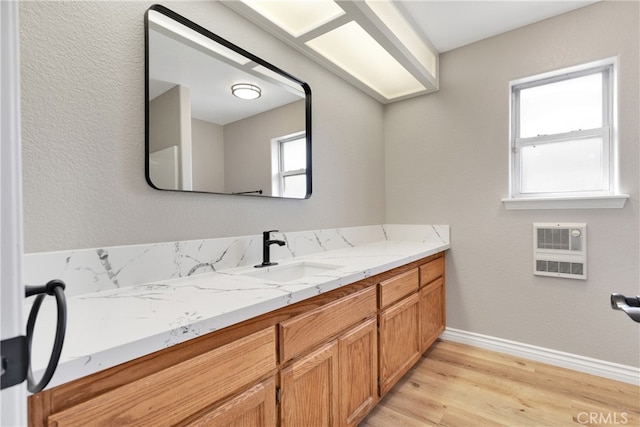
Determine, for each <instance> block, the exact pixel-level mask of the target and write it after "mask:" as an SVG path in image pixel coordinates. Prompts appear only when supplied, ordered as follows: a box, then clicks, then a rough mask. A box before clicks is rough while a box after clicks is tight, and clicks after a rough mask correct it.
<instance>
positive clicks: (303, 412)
mask: <svg viewBox="0 0 640 427" xmlns="http://www.w3.org/2000/svg"><path fill="white" fill-rule="evenodd" d="M444 302H445V278H444V254H443V253H440V254H436V255H433V256H430V257H427V258H424V259H421V260H418V261H414V262H412V263H409V264H406V265H404V266H401V267H398V268H396V269H393V270H391V271H388V272H385V273H381V274H379V275H376V276H372V277H368V278H365V279H363V280H360V281H358V282H355V283H352V284H350V285H347V286H344V287H341V288H338V289H335V290H333V291H330V292H326V293H323V294H321V295H318V296H316V297H313V298H309V299H307V300H304V301H301V302H299V303H296V304H292V305H289V306H286V307H283V308H281V309H279V310H276V311H273V312H269V313H265V314H263V315H261V316H258V317H255V318H253V319H249V320H246V321H244V322H241V323H239V324H236V325H233V326H230V327H228V328H224V329H221V330H219V331H216V332H212V333H210V334H207V335H203V336H201V337H198V338H195V339H192V340H190V341H187V342H184V343H181V344H178V345H176V346H172V347H169V348H167V349H164V350H161V351H158V352H155V353H152V354H149V355H146V356H143V357H141V358H138V359H135V360H132V361H129V362H127V363H124V364H122V365H118V366H114V367H112V368H109V369H107V370H104V371H101V372H97V373H95V374H92V375H89V376H87V377H84V378H80V379H77V380H75V381H72V382H70V383H67V384H63V385H61V386H58V387H54V388H51V389H48V390H45V391H43V392H40V393H36V394H35V395H32V396H30V397H29V425H30V426H34V427H35V426H37V427H40V426H60V427H65V426H83V427H84V426H87V425H92V426H115V425H126V426H148V425H153V426H154V427H155V426H160V427H162V426H169V425H172V426H173V425H178V426H209V425H216V426H217V425H224V426H235V427H240V426H246V427H250V426H251V427H255V426H280V427H296V426H323V427H324V426H336V427H354V426H356V425H357V424H358V423H359V422H360V421H362V419H363V418H364V417H365V416H366V415H367V414H368V413H369V412H370V410H371V409H372V408H373V407H374V406H375V405H376V404H377V402H378V401H379V399H380V397H382V396H384V395H385V394H386V393H387V392H388V391H389V390H390V389H391V387H393V385H394V384H395V383H396V382H397V381H398V380H399V379H400V378H401V377H402V375H404V374H405V373H406V371H408V370H409V369H410V368H411V367H412V366H413V364H414V363H415V362H416V361H417V360H418V359H419V358H420V356H421V354H422V353H423V352H424V351H425V350H426V349H427V348H428V347H429V346H430V345H431V344H432V343H433V341H434V340H435V339H437V337H438V336H439V334H440V333H441V332H442V330H443V329H444V323H445V310H444Z"/></svg>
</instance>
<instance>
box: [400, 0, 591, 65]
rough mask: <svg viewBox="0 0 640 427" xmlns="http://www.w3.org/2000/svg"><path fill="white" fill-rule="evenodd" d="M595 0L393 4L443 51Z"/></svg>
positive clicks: (455, 0) (450, 0) (404, 1)
mask: <svg viewBox="0 0 640 427" xmlns="http://www.w3.org/2000/svg"><path fill="white" fill-rule="evenodd" d="M597 1H599V0H596V1H593V0H591V1H578V0H564V1H548V0H535V1H520V0H502V1H485V0H476V1H459V0H447V1H443V0H394V4H395V5H396V6H398V9H399V10H400V11H401V12H402V13H403V14H404V15H405V17H406V18H407V20H408V21H409V22H410V23H411V24H412V25H413V26H414V27H416V28H417V29H418V30H419V31H421V32H422V33H423V35H424V36H426V38H427V39H429V41H431V43H432V44H433V47H435V48H436V50H437V51H438V52H440V53H443V52H446V51H449V50H452V49H455V48H458V47H461V46H465V45H468V44H470V43H473V42H476V41H479V40H483V39H486V38H489V37H492V36H495V35H497V34H501V33H504V32H507V31H510V30H513V29H516V28H519V27H523V26H525V25H529V24H532V23H534V22H538V21H542V20H544V19H547V18H551V17H552V16H556V15H560V14H562V13H565V12H569V11H571V10H574V9H578V8H581V7H584V6H587V5H589V4H593V3H597Z"/></svg>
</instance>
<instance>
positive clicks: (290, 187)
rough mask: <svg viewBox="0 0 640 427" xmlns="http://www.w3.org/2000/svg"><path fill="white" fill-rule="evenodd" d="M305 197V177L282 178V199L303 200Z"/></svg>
mask: <svg viewBox="0 0 640 427" xmlns="http://www.w3.org/2000/svg"><path fill="white" fill-rule="evenodd" d="M306 195H307V175H306V174H305V175H292V176H285V177H284V192H283V194H282V196H283V197H296V198H299V199H304V196H306Z"/></svg>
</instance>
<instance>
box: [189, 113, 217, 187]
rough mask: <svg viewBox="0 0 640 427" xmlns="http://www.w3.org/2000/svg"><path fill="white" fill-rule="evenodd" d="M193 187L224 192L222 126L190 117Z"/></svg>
mask: <svg viewBox="0 0 640 427" xmlns="http://www.w3.org/2000/svg"><path fill="white" fill-rule="evenodd" d="M191 149H192V156H193V188H194V189H196V190H198V191H211V192H214V193H224V191H225V185H224V138H223V127H222V126H220V125H217V124H215V123H210V122H206V121H204V120H198V119H193V118H192V119H191Z"/></svg>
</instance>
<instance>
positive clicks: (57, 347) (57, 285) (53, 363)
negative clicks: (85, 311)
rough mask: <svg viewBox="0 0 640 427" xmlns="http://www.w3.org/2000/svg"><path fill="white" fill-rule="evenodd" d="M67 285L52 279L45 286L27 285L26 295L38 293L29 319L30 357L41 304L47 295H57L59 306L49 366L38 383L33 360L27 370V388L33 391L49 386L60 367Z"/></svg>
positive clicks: (65, 325)
mask: <svg viewBox="0 0 640 427" xmlns="http://www.w3.org/2000/svg"><path fill="white" fill-rule="evenodd" d="M65 287H66V286H65V284H64V282H63V281H62V280H51V281H50V282H48V283H47V284H46V285H44V286H26V292H25V294H26V297H30V296H32V295H38V296H37V297H36V300H35V301H34V303H33V306H32V307H31V312H30V313H29V320H28V321H27V346H28V354H29V359H31V342H32V340H33V330H34V328H35V324H36V319H37V317H38V312H39V311H40V306H41V305H42V302H43V301H44V298H45V296H46V295H52V296H55V298H56V305H57V307H58V317H57V320H58V322H57V325H56V337H55V340H54V342H53V350H52V352H51V357H50V358H49V363H48V364H47V368H46V369H45V371H44V375H43V376H42V378H41V379H40V381H39V382H37V383H36V382H35V380H34V379H33V372H32V370H31V362H30V361H29V368H28V372H27V389H28V390H29V391H30V392H31V393H37V392H39V391H42V390H43V389H44V388H45V387H46V386H47V384H49V381H51V378H52V377H53V374H54V373H55V371H56V368H57V367H58V361H59V360H60V354H61V353H62V346H63V344H64V336H65V333H66V329H67V301H66V299H65V296H64V289H65Z"/></svg>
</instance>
